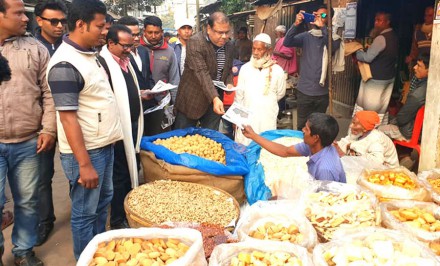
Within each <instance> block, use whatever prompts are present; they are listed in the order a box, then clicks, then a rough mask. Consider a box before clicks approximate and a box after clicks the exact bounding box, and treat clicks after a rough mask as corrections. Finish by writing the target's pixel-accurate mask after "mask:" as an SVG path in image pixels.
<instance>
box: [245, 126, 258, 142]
mask: <svg viewBox="0 0 440 266" xmlns="http://www.w3.org/2000/svg"><path fill="white" fill-rule="evenodd" d="M241 132H242V133H243V135H244V136H245V137H246V138H248V139H253V138H254V136H255V135H256V134H257V133H255V131H254V129H253V128H252V127H251V126H249V125H243V129H242V130H241Z"/></svg>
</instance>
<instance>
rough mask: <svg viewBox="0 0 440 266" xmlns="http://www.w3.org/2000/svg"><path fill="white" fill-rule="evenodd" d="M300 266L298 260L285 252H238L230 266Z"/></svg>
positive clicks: (300, 263)
mask: <svg viewBox="0 0 440 266" xmlns="http://www.w3.org/2000/svg"><path fill="white" fill-rule="evenodd" d="M260 265H265V266H284V265H285V266H301V265H302V262H301V260H300V259H299V258H297V257H295V256H293V255H290V254H289V253H287V252H274V253H269V252H262V251H253V252H252V253H248V252H240V253H239V254H238V256H237V257H234V258H232V260H231V264H230V266H260Z"/></svg>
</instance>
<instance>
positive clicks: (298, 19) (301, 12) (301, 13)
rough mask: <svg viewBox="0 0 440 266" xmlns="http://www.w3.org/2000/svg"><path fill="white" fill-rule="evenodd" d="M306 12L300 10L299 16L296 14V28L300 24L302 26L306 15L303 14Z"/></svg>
mask: <svg viewBox="0 0 440 266" xmlns="http://www.w3.org/2000/svg"><path fill="white" fill-rule="evenodd" d="M304 12H306V11H304V10H300V11H299V12H298V14H296V19H295V26H298V25H299V24H301V23H302V22H303V20H304V15H303V13H304Z"/></svg>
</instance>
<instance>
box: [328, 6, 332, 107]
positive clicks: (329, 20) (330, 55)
mask: <svg viewBox="0 0 440 266" xmlns="http://www.w3.org/2000/svg"><path fill="white" fill-rule="evenodd" d="M331 2H332V1H331V0H327V32H328V45H327V48H328V53H327V55H328V68H327V71H328V72H327V79H328V96H329V111H330V114H331V115H333V82H332V63H333V62H332V41H333V40H332V38H333V37H332V35H333V32H332V18H331V16H330V14H331V10H332V3H331Z"/></svg>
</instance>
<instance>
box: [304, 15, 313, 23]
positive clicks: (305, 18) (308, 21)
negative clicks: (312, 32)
mask: <svg viewBox="0 0 440 266" xmlns="http://www.w3.org/2000/svg"><path fill="white" fill-rule="evenodd" d="M302 14H303V16H304V21H305V22H307V23H310V22H314V21H315V15H313V14H310V13H306V12H303V13H302Z"/></svg>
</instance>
